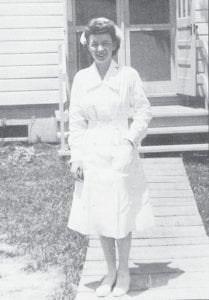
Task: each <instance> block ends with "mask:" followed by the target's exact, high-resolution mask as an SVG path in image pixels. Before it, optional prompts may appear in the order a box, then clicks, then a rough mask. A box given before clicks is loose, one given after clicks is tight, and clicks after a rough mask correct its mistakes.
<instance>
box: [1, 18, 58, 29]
mask: <svg viewBox="0 0 209 300" xmlns="http://www.w3.org/2000/svg"><path fill="white" fill-rule="evenodd" d="M63 26H64V17H63V16H7V17H6V16H1V18H0V29H1V28H42V27H45V28H51V27H52V28H53V27H63Z"/></svg>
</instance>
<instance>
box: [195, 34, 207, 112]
mask: <svg viewBox="0 0 209 300" xmlns="http://www.w3.org/2000/svg"><path fill="white" fill-rule="evenodd" d="M197 47H198V50H199V53H200V56H201V59H202V61H203V63H204V71H205V72H204V73H200V74H198V75H197V83H198V87H199V88H198V92H199V94H200V96H202V97H204V98H205V108H208V105H209V98H208V45H207V43H206V41H202V40H198V41H197Z"/></svg>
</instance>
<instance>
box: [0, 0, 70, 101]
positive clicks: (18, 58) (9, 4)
mask: <svg viewBox="0 0 209 300" xmlns="http://www.w3.org/2000/svg"><path fill="white" fill-rule="evenodd" d="M64 24H65V11H64V1H63V0H2V1H0V105H18V104H19V105H27V104H29V105H30V104H51V103H58V102H59V93H58V74H59V66H58V47H59V45H60V44H63V42H64Z"/></svg>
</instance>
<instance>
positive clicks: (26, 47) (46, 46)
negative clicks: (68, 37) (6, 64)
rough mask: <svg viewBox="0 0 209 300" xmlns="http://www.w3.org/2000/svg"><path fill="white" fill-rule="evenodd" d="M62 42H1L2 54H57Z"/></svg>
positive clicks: (0, 50)
mask: <svg viewBox="0 0 209 300" xmlns="http://www.w3.org/2000/svg"><path fill="white" fill-rule="evenodd" d="M61 42H62V41H61V40H58V41H57V40H56V41H55V40H54V41H47V40H46V41H10V42H0V53H4V54H8V53H48V52H57V49H58V47H59V45H60V44H61Z"/></svg>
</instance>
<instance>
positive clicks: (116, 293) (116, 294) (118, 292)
mask: <svg viewBox="0 0 209 300" xmlns="http://www.w3.org/2000/svg"><path fill="white" fill-rule="evenodd" d="M128 291H129V287H128V288H126V289H123V288H120V287H115V288H114V289H113V291H112V295H113V296H114V297H121V296H124V295H126V294H127V293H128Z"/></svg>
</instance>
